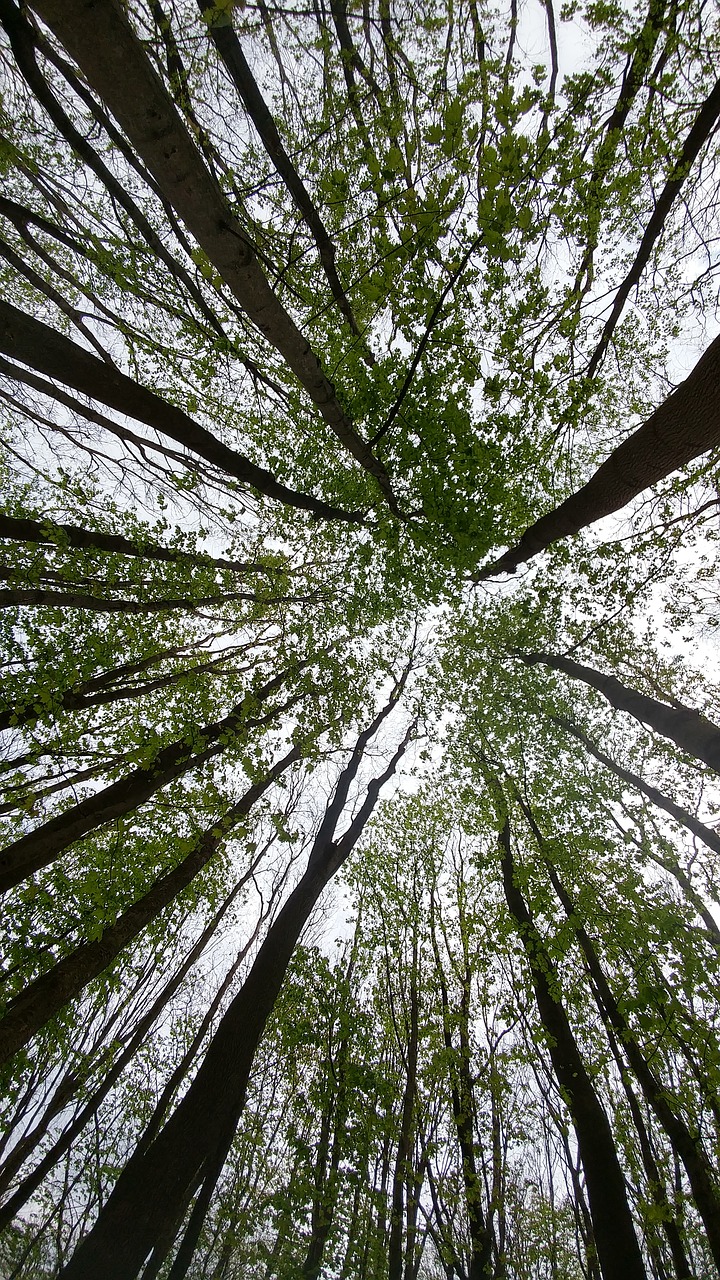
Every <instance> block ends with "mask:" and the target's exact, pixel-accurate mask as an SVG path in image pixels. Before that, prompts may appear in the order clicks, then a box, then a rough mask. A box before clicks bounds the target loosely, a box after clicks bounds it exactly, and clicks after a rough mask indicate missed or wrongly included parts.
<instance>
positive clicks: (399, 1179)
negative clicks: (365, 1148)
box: [388, 937, 420, 1280]
mask: <svg viewBox="0 0 720 1280" xmlns="http://www.w3.org/2000/svg"><path fill="white" fill-rule="evenodd" d="M409 1012H410V1025H409V1028H408V1031H409V1034H408V1043H407V1055H406V1057H405V1087H404V1089H403V1098H402V1111H401V1114H400V1132H399V1135H398V1145H397V1154H396V1157H395V1170H394V1172H393V1183H392V1207H391V1211H390V1240H389V1244H388V1280H403V1226H404V1223H405V1199H406V1189H407V1186H408V1183H409V1180H410V1179H409V1174H410V1170H411V1168H412V1136H413V1119H414V1115H415V1094H416V1090H417V1064H418V1041H419V1032H420V1026H419V1006H418V980H417V937H415V938H414V939H413V966H412V972H411V975H410V1011H409Z"/></svg>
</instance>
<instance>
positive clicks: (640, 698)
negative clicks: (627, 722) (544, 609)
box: [519, 653, 720, 773]
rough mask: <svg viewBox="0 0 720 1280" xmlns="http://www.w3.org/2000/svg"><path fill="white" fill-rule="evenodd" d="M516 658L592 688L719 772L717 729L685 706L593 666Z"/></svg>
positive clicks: (537, 656) (545, 656) (546, 657)
mask: <svg viewBox="0 0 720 1280" xmlns="http://www.w3.org/2000/svg"><path fill="white" fill-rule="evenodd" d="M519 657H521V658H522V660H523V662H524V663H526V664H527V666H532V665H533V664H535V663H542V664H543V665H544V666H546V667H552V668H553V669H554V670H555V671H563V672H564V673H565V675H568V676H572V677H573V679H575V680H582V681H583V682H584V683H585V684H587V685H589V686H590V688H591V689H597V690H598V692H599V693H602V694H603V695H604V697H606V698H607V700H608V702H609V703H610V704H611V706H613V707H616V708H617V710H618V711H626V712H627V713H628V715H631V716H634V718H635V719H636V720H639V721H640V722H641V723H642V724H649V725H650V727H651V728H652V729H655V731H656V732H657V733H660V734H662V736H663V737H664V738H670V739H671V740H672V741H673V742H674V743H675V745H676V746H678V747H679V748H680V750H681V751H685V752H687V754H688V755H691V756H696V757H697V759H698V760H703V761H704V762H705V764H707V765H709V766H710V768H711V769H714V770H715V772H716V773H720V728H718V726H717V725H716V724H713V722H712V721H711V720H707V719H706V718H705V716H703V715H701V713H700V712H699V711H695V710H694V708H693V707H685V706H683V705H682V704H681V703H678V702H675V703H674V705H673V706H672V707H669V706H667V704H666V703H664V702H658V701H657V699H656V698H650V697H648V695H647V694H645V693H638V691H637V690H636V689H630V688H628V686H627V685H624V684H622V683H621V682H620V680H618V678H617V676H605V675H603V674H602V672H601V671H595V669H594V668H593V667H585V666H583V665H582V663H580V662H574V661H573V660H572V658H563V657H561V656H560V655H559V654H553V653H525V654H519Z"/></svg>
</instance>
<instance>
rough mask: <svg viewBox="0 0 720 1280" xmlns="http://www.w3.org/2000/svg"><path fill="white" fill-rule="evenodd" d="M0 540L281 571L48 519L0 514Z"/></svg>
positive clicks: (237, 569)
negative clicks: (6, 539)
mask: <svg viewBox="0 0 720 1280" xmlns="http://www.w3.org/2000/svg"><path fill="white" fill-rule="evenodd" d="M0 538H8V539H9V540H11V541H13V542H29V543H33V544H34V543H38V544H43V545H45V546H51V547H53V548H55V549H57V550H61V551H63V550H64V549H65V548H66V547H79V548H81V549H82V550H89V551H107V552H109V553H111V554H116V555H122V556H133V557H135V558H138V559H142V560H162V561H166V562H168V563H170V564H179V565H200V566H201V567H206V568H208V569H227V570H229V571H230V572H231V573H242V574H245V573H265V574H277V573H280V572H281V570H280V569H278V568H273V566H272V565H264V564H253V563H250V562H248V561H243V560H222V559H218V558H216V557H215V556H209V555H203V554H202V552H195V551H182V550H180V549H179V548H175V547H163V546H161V545H160V544H159V543H157V542H151V541H145V540H144V539H142V540H135V539H132V538H123V537H121V535H120V534H117V533H103V532H102V531H101V530H99V529H82V528H80V527H79V526H78V525H75V524H62V523H59V522H57V521H56V520H54V519H53V518H52V517H51V516H41V517H40V519H39V520H37V519H30V518H29V517H28V516H9V515H6V514H4V513H0Z"/></svg>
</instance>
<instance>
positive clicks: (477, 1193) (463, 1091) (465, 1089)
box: [430, 905, 493, 1280]
mask: <svg viewBox="0 0 720 1280" xmlns="http://www.w3.org/2000/svg"><path fill="white" fill-rule="evenodd" d="M431 913H432V914H431V921H430V928H431V937H432V945H433V951H434V953H435V965H436V972H437V976H438V983H439V986H440V1001H441V1005H442V1018H443V1041H444V1044H445V1049H446V1052H447V1061H448V1068H449V1072H450V1095H451V1098H452V1110H453V1120H454V1123H455V1132H456V1134H457V1140H458V1146H459V1147H460V1157H461V1161H462V1176H463V1186H464V1189H465V1210H466V1213H467V1220H468V1232H469V1236H470V1267H469V1270H468V1280H487V1277H488V1276H489V1275H490V1271H491V1258H492V1246H493V1236H492V1231H490V1230H489V1229H488V1225H487V1223H486V1221H485V1216H484V1214H483V1206H482V1182H481V1180H480V1178H479V1176H478V1171H477V1164H476V1161H475V1131H474V1125H473V1117H474V1113H475V1108H474V1106H473V1086H472V1070H471V1063H470V1057H469V1050H470V1037H469V1008H468V1000H467V997H466V994H465V991H464V992H463V1000H462V1005H461V1010H460V1019H461V1022H462V1032H461V1043H460V1050H459V1051H458V1050H457V1049H456V1048H455V1046H454V1045H453V1040H452V1026H451V1016H450V1001H449V998H448V990H447V983H446V981H445V973H444V971H443V967H442V962H441V959H440V948H439V946H438V944H437V938H436V935H435V925H434V918H433V917H434V910H433V906H432V905H431ZM466 979H467V975H466ZM468 994H469V992H468Z"/></svg>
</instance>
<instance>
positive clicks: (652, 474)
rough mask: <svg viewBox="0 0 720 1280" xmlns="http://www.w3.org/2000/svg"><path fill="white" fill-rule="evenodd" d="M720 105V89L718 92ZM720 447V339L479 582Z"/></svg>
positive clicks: (511, 570)
mask: <svg viewBox="0 0 720 1280" xmlns="http://www.w3.org/2000/svg"><path fill="white" fill-rule="evenodd" d="M718 97H719V100H720V86H719V88H718ZM718 445H720V338H716V339H715V341H714V342H712V343H711V344H710V346H709V347H708V349H707V351H706V352H705V354H704V355H703V356H701V357H700V359H699V361H698V363H697V364H696V365H695V368H694V369H693V371H692V373H691V374H690V375H689V377H687V378H686V379H685V381H684V382H681V383H680V386H679V387H677V389H676V390H675V391H673V393H672V395H670V396H668V398H667V400H665V401H663V403H662V404H661V405H660V407H659V409H656V410H655V412H654V413H653V414H652V415H651V416H650V417H649V418H648V420H647V422H644V423H643V425H642V426H641V427H638V429H637V430H636V431H634V432H633V433H632V435H631V436H628V438H627V440H624V441H623V443H622V444H620V445H618V447H617V449H615V450H613V452H612V453H611V454H610V457H609V458H607V459H606V460H605V462H603V464H602V466H601V467H599V468H598V470H597V471H596V472H595V473H594V475H592V476H591V477H590V479H589V480H588V482H587V484H584V485H583V487H582V488H581V489H578V491H577V493H573V494H572V495H571V496H570V497H569V498H566V499H565V501H564V502H561V504H560V506H559V507H556V508H555V510H554V511H550V512H548V514H547V515H545V516H542V517H541V519H540V520H537V521H536V523H535V524H533V525H531V526H530V528H529V529H526V530H525V533H524V534H523V535H522V537H521V539H520V541H519V542H518V543H517V544H516V545H515V546H514V547H512V548H511V549H510V550H509V551H506V552H505V554H504V555H502V556H500V558H499V560H495V561H494V562H493V563H492V564H490V565H488V566H487V567H486V568H485V569H483V570H482V571H481V572H480V573H479V574H477V575H476V576H475V577H474V578H473V581H474V582H484V581H485V579H487V578H493V577H495V576H496V574H499V573H514V572H515V570H516V569H517V568H518V566H519V565H521V564H525V562H526V561H527V560H531V559H532V558H533V556H536V555H538V554H539V552H541V551H545V549H546V548H547V547H549V546H551V545H552V543H553V542H557V541H558V539H560V538H567V537H569V535H570V534H572V533H577V532H578V530H579V529H585V528H586V527H587V526H588V525H590V524H594V522H595V521H596V520H601V519H602V518H603V516H609V515H611V514H612V512H613V511H619V510H620V509H621V507H624V506H625V505H626V503H628V502H630V501H631V499H632V498H634V497H636V496H637V494H639V493H642V492H643V490H644V489H649V488H650V486H651V485H653V484H657V483H658V481H659V480H664V478H665V477H666V476H668V475H670V474H671V473H672V472H673V471H677V470H678V469H679V468H680V467H684V466H685V465H686V463H688V462H692V461H693V459H694V458H698V457H700V455H701V454H703V453H707V451H708V449H714V448H716V447H717V446H718Z"/></svg>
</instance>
